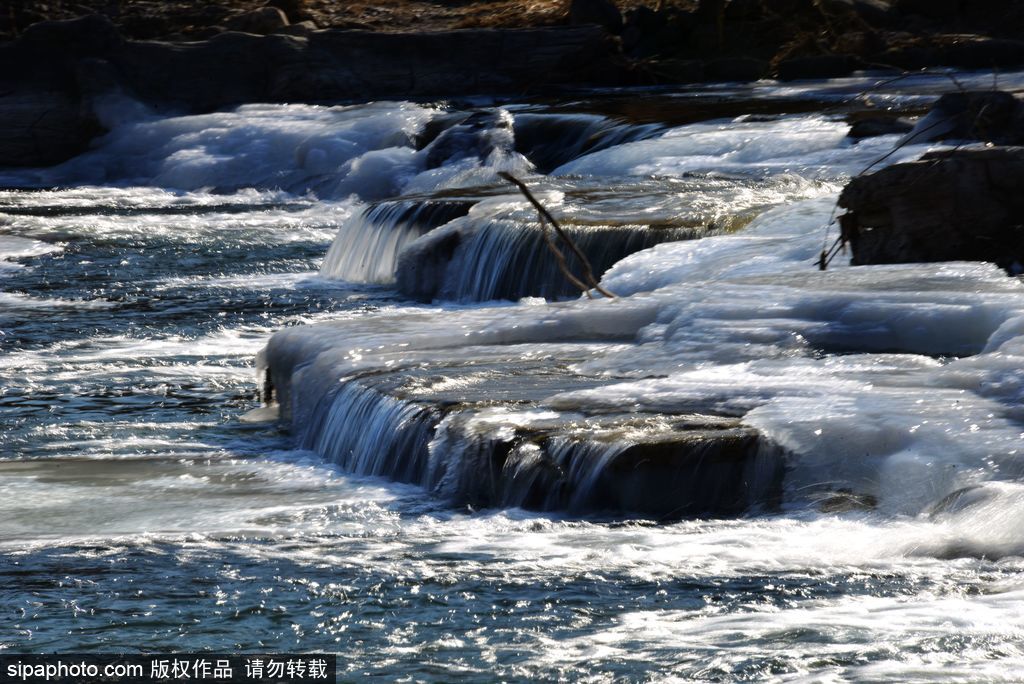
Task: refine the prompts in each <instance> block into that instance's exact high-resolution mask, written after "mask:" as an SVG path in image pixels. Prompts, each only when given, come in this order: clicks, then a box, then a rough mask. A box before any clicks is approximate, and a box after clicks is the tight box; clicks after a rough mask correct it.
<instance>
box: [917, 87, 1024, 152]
mask: <svg viewBox="0 0 1024 684" xmlns="http://www.w3.org/2000/svg"><path fill="white" fill-rule="evenodd" d="M935 140H977V141H980V142H988V143H994V144H997V145H1024V100H1021V99H1020V98H1017V97H1014V96H1013V95H1011V94H1010V93H1007V92H1003V91H998V90H995V91H965V92H957V93H947V94H945V95H943V96H942V97H940V98H939V100H938V101H937V102H936V103H935V104H934V105H933V106H932V108H931V110H930V111H929V112H928V114H927V115H926V116H924V117H923V118H922V119H921V120H920V121H919V122H918V123H917V125H916V126H914V128H913V130H911V131H910V132H909V133H908V135H907V136H906V137H905V138H904V139H903V140H902V141H901V142H902V143H903V144H906V143H909V142H916V143H921V142H930V141H935Z"/></svg>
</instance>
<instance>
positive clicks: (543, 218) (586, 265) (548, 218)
mask: <svg viewBox="0 0 1024 684" xmlns="http://www.w3.org/2000/svg"><path fill="white" fill-rule="evenodd" d="M498 175H499V176H501V177H502V178H504V179H505V180H507V181H508V182H509V183H512V184H513V185H515V186H516V187H517V188H519V191H520V192H521V193H523V196H524V197H526V199H527V200H529V202H530V204H532V205H533V208H534V209H536V210H537V213H538V214H539V215H540V223H541V228H542V229H544V237H545V239H546V240H547V243H548V247H549V248H550V249H551V250H552V252H554V254H555V258H556V259H558V266H559V268H561V269H562V273H564V274H565V277H566V278H568V279H569V280H570V281H571V282H572V283H573V284H574V285H576V287H578V288H580V289H581V290H583V293H584V294H586V295H587V296H588V297H590V296H591V295H590V290H591V289H594V290H597V291H598V292H600V293H601V294H602V295H604V296H605V297H608V298H609V299H613V298H614V297H615V295H614V294H612V293H611V292H609V291H608V290H606V289H605V288H603V287H601V284H600V283H599V282H598V280H597V277H595V276H594V269H593V268H592V267H591V265H590V260H589V259H587V257H586V255H585V254H584V253H583V251H582V250H581V249H580V248H579V247H577V246H576V243H575V242H573V240H572V238H570V237H569V235H568V234H567V233H566V232H565V230H564V229H563V228H562V226H561V225H559V223H558V221H557V220H556V219H555V217H554V216H552V215H551V212H549V211H548V210H547V209H545V208H544V205H543V204H541V203H540V202H539V201H538V200H537V198H536V197H534V196H533V193H532V192H530V189H529V188H528V187H526V184H525V183H523V182H522V181H521V180H519V179H518V178H516V177H515V176H513V175H512V174H511V173H506V172H505V171H499V172H498ZM545 222H547V223H550V224H551V227H552V228H554V229H555V232H556V233H558V237H559V238H561V239H562V242H564V243H565V244H566V245H568V246H569V249H571V250H572V253H573V254H575V255H576V258H577V259H578V260H579V262H580V265H581V266H582V267H583V280H582V281H581V280H580V279H579V278H577V277H576V276H574V275H573V274H572V273H571V272H570V271H569V265H568V264H567V263H566V261H565V255H563V254H562V251H561V250H560V249H558V247H557V246H556V245H555V243H554V241H552V240H551V238H550V237H549V236H548V234H547V229H546V227H545ZM583 281H585V282H583Z"/></svg>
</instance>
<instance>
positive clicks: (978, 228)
mask: <svg viewBox="0 0 1024 684" xmlns="http://www.w3.org/2000/svg"><path fill="white" fill-rule="evenodd" d="M839 206H841V207H843V208H845V209H846V210H847V212H846V213H845V214H844V215H843V216H841V217H840V225H841V226H842V232H843V235H844V236H845V238H846V240H847V241H848V242H849V244H850V246H851V248H852V251H853V259H852V261H851V263H852V264H855V265H860V264H893V263H906V262H930V261H961V260H966V261H990V262H994V263H996V264H998V265H999V266H1001V267H1003V268H1005V269H1007V270H1008V271H1009V272H1011V273H1019V272H1021V270H1024V218H1022V217H1024V148H1021V147H993V148H988V149H971V150H955V151H952V152H933V153H930V154H927V155H925V156H924V157H923V158H922V159H921V160H920V161H916V162H910V163H905V164H896V165H894V166H890V167H888V168H886V169H883V170H881V171H878V172H876V173H873V174H871V175H868V176H861V177H858V178H854V179H853V180H851V181H850V183H849V184H848V185H847V186H846V188H845V189H844V190H843V192H842V195H841V196H840V198H839Z"/></svg>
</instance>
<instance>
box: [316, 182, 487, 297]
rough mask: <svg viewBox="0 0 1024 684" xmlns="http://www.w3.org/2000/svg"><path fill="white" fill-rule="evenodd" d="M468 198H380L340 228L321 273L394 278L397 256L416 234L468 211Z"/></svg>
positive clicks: (384, 279)
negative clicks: (385, 199) (392, 199)
mask: <svg viewBox="0 0 1024 684" xmlns="http://www.w3.org/2000/svg"><path fill="white" fill-rule="evenodd" d="M471 206H472V202H471V201H469V200H462V201H459V200H447V199H445V200H432V199H425V200H401V201H397V202H388V201H384V202H378V203H376V204H373V205H370V206H369V207H367V208H366V209H365V210H363V211H362V212H360V213H358V214H356V215H354V216H353V217H352V218H350V219H349V220H348V221H346V222H345V223H344V224H342V226H341V227H340V228H339V229H338V236H337V237H335V238H334V242H332V243H331V248H330V249H329V250H328V251H327V256H326V257H324V263H323V265H322V266H321V267H320V275H322V276H324V277H326V278H337V279H340V280H348V281H352V282H357V283H390V282H394V280H395V259H396V257H397V256H398V254H399V253H401V252H402V251H403V250H404V249H405V248H406V247H408V246H409V245H410V244H411V243H412V242H413V241H414V240H416V238H418V237H420V236H421V235H423V234H424V233H427V232H429V231H431V230H433V229H434V228H437V227H438V226H442V225H444V224H445V223H448V222H449V221H451V220H453V219H455V218H458V217H460V216H463V215H465V214H466V213H467V212H468V211H469V209H470V207H471Z"/></svg>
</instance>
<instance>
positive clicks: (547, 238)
mask: <svg viewBox="0 0 1024 684" xmlns="http://www.w3.org/2000/svg"><path fill="white" fill-rule="evenodd" d="M540 230H541V233H542V234H543V235H544V242H546V243H547V244H548V249H550V250H551V253H552V254H554V255H555V260H556V261H558V268H559V270H561V271H562V274H563V275H564V276H565V277H566V278H567V279H568V280H569V282H571V283H572V284H573V285H575V286H576V287H578V288H580V291H581V292H583V294H585V295H587V299H593V298H594V295H592V294H590V286H588V285H587V284H586V283H584V282H583V281H582V280H580V279H579V278H577V277H576V276H575V275H573V272H572V271H570V270H569V264H568V263H566V261H565V255H564V254H562V250H560V249H558V245H556V244H555V241H554V240H552V239H551V234H550V233H549V232H548V222H547V221H545V220H544V217H543V216H541V217H540Z"/></svg>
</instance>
